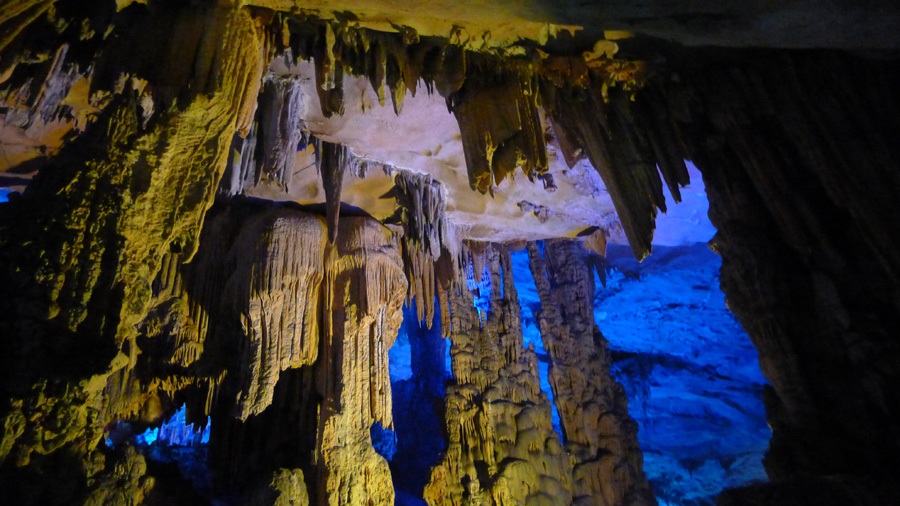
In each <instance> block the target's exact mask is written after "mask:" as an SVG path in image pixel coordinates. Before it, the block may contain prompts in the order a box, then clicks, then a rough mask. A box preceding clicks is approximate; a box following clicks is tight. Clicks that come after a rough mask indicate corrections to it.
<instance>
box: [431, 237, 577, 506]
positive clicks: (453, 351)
mask: <svg viewBox="0 0 900 506" xmlns="http://www.w3.org/2000/svg"><path fill="white" fill-rule="evenodd" d="M467 257H471V259H467ZM476 260H477V261H476ZM482 272H485V273H486V274H487V279H484V280H481V278H482ZM459 273H460V274H459V275H458V277H457V280H456V283H457V284H456V286H457V287H458V288H456V289H454V290H452V291H451V293H450V310H451V318H450V322H451V325H452V330H451V331H450V340H451V343H452V346H451V348H450V355H451V357H452V360H453V383H452V384H451V385H450V386H448V387H447V393H446V403H447V412H446V413H447V414H446V418H447V433H448V435H449V442H448V447H447V453H446V456H445V457H444V461H443V462H442V463H441V464H440V465H439V466H436V467H435V468H433V470H432V474H431V482H430V483H429V484H428V486H427V487H426V488H425V499H426V501H428V503H429V504H430V505H432V506H460V505H463V504H478V505H485V506H500V505H506V504H522V505H525V504H530V505H538V504H570V503H571V497H572V479H571V471H570V464H569V456H568V455H567V454H566V452H565V451H564V450H563V448H562V446H561V445H560V443H559V439H558V436H557V434H556V433H555V432H554V431H553V427H552V425H551V421H550V403H549V401H548V400H547V396H546V394H544V393H543V392H542V391H541V388H540V382H539V380H538V378H537V374H538V368H537V357H535V355H534V350H529V349H527V348H525V347H524V346H523V343H522V324H521V321H520V316H519V303H518V299H517V296H516V288H515V285H514V284H513V279H512V268H511V264H510V258H509V251H508V250H507V249H506V248H505V247H504V246H501V245H492V244H484V245H470V246H469V248H467V249H466V250H464V251H463V260H462V263H461V267H460V270H459ZM466 276H471V277H472V278H474V279H473V281H474V280H480V283H479V284H480V285H481V287H480V288H479V296H481V297H487V298H488V299H489V301H490V302H489V304H490V305H489V307H488V309H487V312H486V313H485V314H481V313H480V311H479V309H478V308H476V307H475V303H474V294H473V293H472V292H471V291H470V290H469V289H468V288H467V279H466ZM482 291H484V292H486V293H482Z"/></svg>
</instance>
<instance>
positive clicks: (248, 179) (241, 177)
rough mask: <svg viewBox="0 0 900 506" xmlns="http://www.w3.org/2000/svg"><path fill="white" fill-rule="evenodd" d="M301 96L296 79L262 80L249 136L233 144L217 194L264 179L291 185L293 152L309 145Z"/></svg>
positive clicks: (235, 191) (237, 137) (238, 190)
mask: <svg viewBox="0 0 900 506" xmlns="http://www.w3.org/2000/svg"><path fill="white" fill-rule="evenodd" d="M302 97H303V94H302V92H301V89H300V81H299V80H298V79H295V78H293V77H282V76H274V75H269V76H267V77H266V78H265V81H264V83H263V86H262V90H261V91H260V94H259V98H258V99H257V108H256V115H255V117H254V119H253V124H252V126H251V127H250V130H249V133H248V134H247V135H246V136H244V137H241V136H240V135H237V134H236V135H235V136H234V140H233V141H232V145H231V152H230V153H229V160H228V164H227V166H226V169H225V174H224V175H223V177H222V182H221V185H220V193H223V194H225V195H228V196H234V195H238V194H240V193H242V192H243V191H244V190H245V189H247V188H249V187H251V186H255V185H258V184H259V183H260V182H261V181H263V180H268V181H273V182H274V183H275V184H277V185H278V186H280V187H282V188H287V187H288V185H290V183H291V176H292V175H293V172H294V158H295V156H296V151H297V149H298V148H299V147H301V146H304V145H306V144H308V143H309V142H310V136H309V133H308V132H306V130H304V128H303V122H302V120H301V111H300V108H301V105H302Z"/></svg>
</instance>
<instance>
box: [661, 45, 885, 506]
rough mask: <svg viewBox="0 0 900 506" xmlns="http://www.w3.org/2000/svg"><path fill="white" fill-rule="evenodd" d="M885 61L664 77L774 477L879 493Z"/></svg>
mask: <svg viewBox="0 0 900 506" xmlns="http://www.w3.org/2000/svg"><path fill="white" fill-rule="evenodd" d="M846 65H852V66H853V68H854V72H853V73H849V74H848V73H842V72H839V71H838V69H840V68H844V66H846ZM895 67H896V66H895V65H894V64H888V63H884V62H868V63H866V62H859V61H853V62H852V63H851V60H849V59H845V58H842V57H839V56H836V55H829V56H827V57H824V56H819V55H794V56H774V55H760V56H758V57H755V58H747V60H746V61H744V62H743V63H742V64H740V65H737V64H726V65H711V66H710V67H709V68H708V69H707V70H706V71H704V72H703V76H704V78H703V79H702V80H699V79H690V80H689V81H688V82H682V83H676V82H671V81H670V82H668V83H666V84H665V85H664V86H665V88H664V89H665V93H666V96H667V99H668V104H669V110H670V111H672V117H673V119H674V120H675V127H676V128H677V129H678V130H677V131H679V132H680V135H681V136H682V138H683V139H684V140H685V143H686V145H687V147H688V150H689V154H690V155H691V157H692V158H693V159H694V161H695V163H696V164H697V166H698V168H700V169H701V171H703V176H704V180H705V181H706V184H707V189H708V193H709V196H710V218H711V219H712V222H713V224H714V225H715V226H716V228H717V229H718V231H719V232H718V234H717V235H716V237H715V238H714V239H713V241H712V242H711V244H712V246H713V247H714V249H715V250H716V251H717V252H719V254H720V255H721V256H722V261H723V266H722V274H721V282H722V289H723V291H724V292H725V294H726V296H727V300H728V304H729V308H731V310H732V311H734V313H735V315H736V316H737V317H738V319H739V320H740V322H741V324H742V325H743V326H744V328H745V329H746V330H747V333H748V334H749V335H750V337H751V339H752V340H753V342H754V344H755V346H756V348H757V349H758V350H759V353H760V366H761V367H762V370H763V373H764V374H765V375H766V377H767V379H768V380H769V382H770V383H771V385H772V388H771V390H769V391H768V392H767V395H766V406H767V412H768V417H769V424H770V425H771V426H772V428H773V438H772V443H771V448H770V452H769V455H768V456H767V458H766V469H767V471H768V473H769V476H770V477H771V478H772V479H773V480H787V481H789V482H790V481H795V482H796V483H797V486H798V487H801V489H812V488H814V487H818V486H819V485H817V483H819V482H820V481H819V478H822V477H826V476H827V477H829V479H832V478H834V477H837V478H835V479H839V480H841V481H847V482H849V483H851V484H853V483H856V484H859V483H865V484H867V485H865V486H866V487H871V488H872V489H873V490H875V491H877V492H876V496H877V495H878V494H882V498H881V499H880V500H881V501H884V502H885V503H890V501H891V500H890V499H887V498H889V497H898V492H897V490H896V487H895V486H894V485H892V483H893V480H890V479H886V478H884V472H885V471H886V470H887V469H894V468H896V467H897V466H898V463H897V461H896V459H897V455H898V452H897V447H898V445H900V441H898V440H897V438H896V430H897V429H896V424H897V420H898V418H897V413H898V411H897V410H898V406H900V399H898V398H897V397H896V395H895V394H894V393H893V392H894V389H893V388H892V387H891V386H890V385H893V384H895V383H896V381H897V374H898V371H897V368H896V367H895V366H894V365H891V364H894V363H896V362H897V356H898V355H897V347H896V346H895V345H894V344H891V343H892V342H893V341H892V338H890V337H889V336H891V335H893V334H894V333H895V332H894V331H893V330H892V329H894V327H895V323H894V321H895V319H894V318H893V317H892V316H889V315H893V314H895V313H896V311H897V309H898V306H897V301H898V300H900V299H898V295H897V287H898V284H897V279H896V275H895V273H896V272H898V270H897V269H898V265H897V256H896V255H894V254H893V253H891V252H893V251H895V248H896V244H895V243H896V241H897V238H898V237H900V234H898V233H897V232H898V231H897V230H896V228H897V220H896V217H897V216H900V215H898V209H897V205H896V203H895V202H894V200H895V199H893V198H892V197H891V196H890V195H893V193H894V191H896V189H897V180H896V177H895V173H896V170H895V167H896V166H897V163H898V161H900V153H898V151H897V148H896V145H895V144H894V143H892V142H891V141H890V140H889V139H891V138H892V136H894V135H895V134H896V132H898V131H900V124H898V122H897V119H896V117H895V115H893V114H890V113H887V111H889V110H891V109H892V106H889V105H886V104H895V103H897V102H896V100H897V96H896V91H895V90H897V89H898V88H897V84H898V83H897V80H896V78H895V77H894V76H896V73H895V72H893V71H892V70H888V69H895ZM861 89H871V90H872V92H866V93H864V92H862V91H856V92H853V91H851V90H861ZM812 478H815V479H812ZM873 483H877V484H878V485H873ZM823 486H824V485H823ZM853 486H859V487H862V486H863V485H853ZM753 493H754V494H755V493H756V492H753ZM778 496H783V497H784V499H776V498H775V497H778ZM775 497H773V498H772V499H771V501H773V502H770V503H774V501H776V500H778V501H781V500H783V501H785V502H782V503H780V504H788V503H789V501H790V499H789V497H790V494H775ZM738 504H740V503H738ZM859 504H866V502H865V500H864V499H862V498H860V502H859Z"/></svg>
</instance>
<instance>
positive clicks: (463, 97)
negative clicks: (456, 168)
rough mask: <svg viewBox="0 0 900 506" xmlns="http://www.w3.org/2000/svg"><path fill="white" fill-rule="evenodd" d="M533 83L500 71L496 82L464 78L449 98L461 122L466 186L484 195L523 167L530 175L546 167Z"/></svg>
mask: <svg viewBox="0 0 900 506" xmlns="http://www.w3.org/2000/svg"><path fill="white" fill-rule="evenodd" d="M536 99H537V92H536V86H535V83H534V82H532V78H531V77H530V76H529V75H528V74H525V75H517V74H515V73H512V74H511V75H502V77H500V82H492V81H490V80H481V79H476V78H471V79H467V80H466V82H465V84H464V85H463V87H462V89H461V90H460V91H459V92H457V93H455V94H453V95H451V96H450V97H449V98H448V103H449V104H450V109H451V110H452V111H453V114H454V115H455V116H456V119H457V121H458V122H459V129H460V131H461V133H462V142H463V148H464V149H465V155H466V167H467V169H468V171H469V186H471V187H472V189H474V190H478V191H480V192H482V193H485V192H487V191H488V189H490V188H491V187H492V185H495V184H500V182H501V181H503V180H504V179H505V178H506V177H508V176H511V175H512V173H513V171H515V169H516V167H519V166H521V167H522V169H523V170H524V171H525V175H526V176H528V178H529V179H532V180H533V179H534V177H535V176H540V175H541V174H544V173H546V172H547V170H548V166H547V149H546V142H545V141H544V130H543V128H542V127H541V123H540V120H539V118H538V113H537V105H536Z"/></svg>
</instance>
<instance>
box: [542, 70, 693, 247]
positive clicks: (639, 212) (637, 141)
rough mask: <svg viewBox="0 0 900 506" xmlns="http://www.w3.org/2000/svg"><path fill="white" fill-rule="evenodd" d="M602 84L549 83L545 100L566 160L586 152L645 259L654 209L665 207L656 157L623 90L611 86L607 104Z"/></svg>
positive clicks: (627, 234) (651, 235)
mask: <svg viewBox="0 0 900 506" xmlns="http://www.w3.org/2000/svg"><path fill="white" fill-rule="evenodd" d="M599 88H600V86H599V85H598V84H594V85H592V86H591V87H588V88H587V89H585V90H578V89H572V88H563V89H555V88H552V87H545V88H543V90H544V102H543V103H544V105H545V107H547V108H548V109H549V112H550V116H551V118H552V121H553V126H554V131H555V132H556V133H557V136H558V138H560V139H563V141H562V142H561V146H565V148H564V149H563V152H564V153H568V154H567V155H566V159H567V160H569V159H573V160H574V159H576V158H577V156H578V155H577V151H579V150H583V152H584V153H585V154H586V155H587V157H588V159H589V160H590V161H591V165H593V167H594V168H595V169H596V170H597V172H598V173H599V174H600V177H601V178H602V179H603V182H604V183H605V184H606V188H607V190H608V191H609V194H610V197H612V200H613V204H615V206H616V211H617V212H618V215H619V219H620V220H621V222H622V228H623V230H624V231H625V235H626V236H627V237H628V242H629V243H630V244H631V248H632V251H633V252H634V255H635V257H637V258H639V259H643V258H644V257H646V256H647V255H648V254H649V253H650V249H651V241H652V239H653V230H654V229H655V223H654V221H655V219H656V209H657V208H661V209H663V210H665V201H664V199H663V195H662V186H661V182H660V179H659V174H658V172H657V169H656V159H655V156H654V152H653V150H652V149H651V148H650V146H649V145H648V143H647V141H646V138H645V136H644V132H643V129H641V128H640V127H639V126H638V125H636V124H635V123H634V120H633V115H632V114H631V111H630V106H629V104H628V99H627V98H626V97H625V96H624V94H623V93H621V92H618V91H614V90H610V92H609V94H610V96H611V98H610V104H609V105H607V104H606V100H605V98H604V96H603V95H602V94H601V90H600V89H599ZM682 163H683V162H682ZM680 181H681V179H678V180H676V181H675V182H673V183H670V186H672V185H674V184H675V183H676V182H680Z"/></svg>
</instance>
